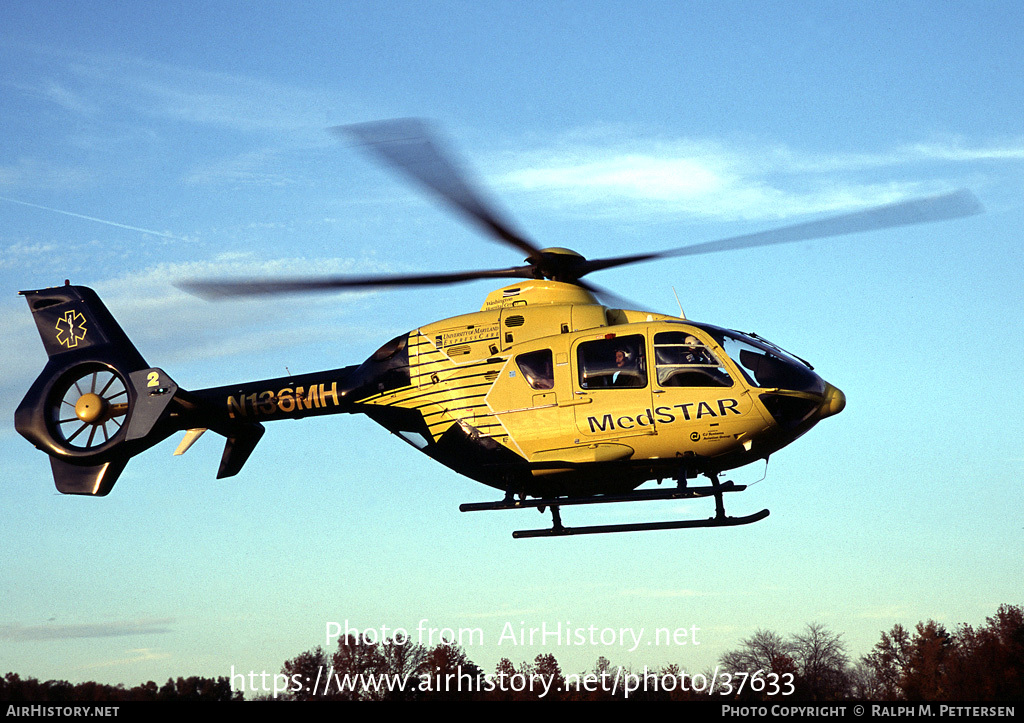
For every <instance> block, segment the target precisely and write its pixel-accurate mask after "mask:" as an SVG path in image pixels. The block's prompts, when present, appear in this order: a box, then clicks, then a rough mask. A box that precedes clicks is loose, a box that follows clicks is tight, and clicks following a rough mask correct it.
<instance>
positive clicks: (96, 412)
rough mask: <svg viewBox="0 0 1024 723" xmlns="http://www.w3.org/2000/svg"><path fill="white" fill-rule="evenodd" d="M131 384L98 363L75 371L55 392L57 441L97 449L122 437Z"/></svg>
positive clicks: (76, 447) (53, 408) (53, 416)
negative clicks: (129, 385)
mask: <svg viewBox="0 0 1024 723" xmlns="http://www.w3.org/2000/svg"><path fill="white" fill-rule="evenodd" d="M128 400H129V396H128V387H127V386H126V384H125V381H124V379H123V378H122V377H121V375H120V374H118V373H117V372H115V371H114V370H112V369H110V368H108V367H104V366H98V365H84V366H82V367H80V368H79V369H76V370H74V372H73V374H72V375H71V376H70V377H68V378H67V379H66V380H65V381H63V382H62V383H61V384H60V386H59V387H58V388H57V389H56V390H55V391H54V395H53V398H52V402H51V408H50V418H51V425H52V431H53V436H54V440H55V441H56V442H57V443H58V444H62V445H64V446H65V447H67V448H69V449H72V450H97V449H99V448H100V447H103V446H104V445H106V444H108V443H111V442H114V441H116V440H118V439H120V438H121V437H122V436H123V430H124V423H125V419H126V416H127V414H128Z"/></svg>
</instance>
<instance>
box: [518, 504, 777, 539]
mask: <svg viewBox="0 0 1024 723" xmlns="http://www.w3.org/2000/svg"><path fill="white" fill-rule="evenodd" d="M767 516H768V510H761V511H760V512H755V513H754V514H752V515H747V516H746V517H722V518H718V517H709V518H708V519H706V520H675V521H672V522H640V523H636V524H630V525H593V526H590V527H560V526H556V527H550V528H548V529H540V530H516V531H515V532H513V533H512V537H514V538H515V539H517V540H519V539H522V538H526V537H562V536H565V535H598V534H603V533H607V532H646V531H648V530H678V529H683V528H687V527H732V526H734V525H749V524H750V523H751V522H757V521H758V520H763V519H764V518H765V517H767Z"/></svg>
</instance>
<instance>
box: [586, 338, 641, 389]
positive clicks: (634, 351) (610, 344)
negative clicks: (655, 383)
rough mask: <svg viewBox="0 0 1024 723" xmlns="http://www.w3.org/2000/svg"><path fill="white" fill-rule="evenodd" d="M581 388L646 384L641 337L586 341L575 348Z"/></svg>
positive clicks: (628, 387)
mask: <svg viewBox="0 0 1024 723" xmlns="http://www.w3.org/2000/svg"><path fill="white" fill-rule="evenodd" d="M576 355H577V356H576V359H577V362H578V365H579V380H580V388H582V389H606V388H611V387H620V388H625V389H641V388H643V387H646V386H647V366H646V359H645V357H644V338H643V337H642V336H639V335H634V336H619V337H614V338H611V339H598V340H597V341H586V342H583V343H582V344H580V345H579V347H577V352H576Z"/></svg>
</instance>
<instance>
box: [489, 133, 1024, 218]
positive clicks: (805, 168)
mask: <svg viewBox="0 0 1024 723" xmlns="http://www.w3.org/2000/svg"><path fill="white" fill-rule="evenodd" d="M1022 159H1024V140H1017V141H1013V142H1008V143H1002V144H993V145H988V146H986V145H975V146H968V145H967V144H964V143H960V142H945V143H932V144H926V143H921V144H914V145H909V146H903V147H898V148H895V149H893V150H891V151H889V152H881V153H877V154H843V153H836V154H832V155H822V154H810V153H800V152H799V151H796V150H793V149H790V148H787V147H785V146H780V145H774V146H759V147H758V146H751V147H746V148H745V147H742V146H740V145H732V146H727V145H725V144H721V143H717V142H711V141H703V140H693V139H681V140H676V141H652V142H650V143H648V144H646V145H644V144H642V143H641V142H640V141H637V140H635V139H631V140H623V139H619V140H613V139H611V138H609V137H607V136H601V137H600V138H598V139H597V140H593V139H591V140H580V139H579V138H573V139H572V140H571V141H569V142H568V143H567V144H566V145H564V146H563V145H559V146H558V147H557V148H548V149H541V150H538V151H534V152H532V153H524V154H521V155H519V156H517V157H516V158H515V160H513V161H506V163H507V164H509V165H511V164H515V165H513V167H511V168H508V169H507V170H506V171H504V172H503V173H500V174H498V175H496V176H494V177H493V178H492V183H494V184H495V185H497V186H500V187H502V188H504V189H506V190H508V191H511V192H517V191H518V192H522V193H525V194H529V195H530V197H531V198H533V199H537V201H538V202H539V203H547V204H555V205H558V206H559V207H560V208H561V209H562V210H566V209H578V210H579V211H581V212H585V213H587V214H588V215H593V214H597V215H598V216H616V215H620V214H622V213H631V214H635V213H636V212H637V210H638V209H640V210H642V211H643V212H645V213H652V214H654V213H662V214H671V215H685V216H691V217H694V218H721V219H726V220H733V219H755V220H756V219H784V218H788V217H794V216H801V215H805V214H813V213H826V212H833V213H837V212H844V211H852V210H858V209H863V208H868V207H872V206H878V205H884V204H889V203H895V202H899V201H903V200H907V199H910V198H914V197H917V196H928V195H933V194H939V193H942V192H946V191H950V190H952V189H953V188H955V187H956V186H957V185H959V184H957V183H956V182H955V180H954V179H955V178H956V175H957V174H958V173H960V172H961V171H960V170H959V168H960V167H959V166H958V165H956V164H967V163H972V162H977V161H987V160H1000V161H1016V160H1022ZM929 162H942V163H946V164H949V163H953V164H954V165H953V166H948V165H947V166H946V167H945V168H943V169H941V172H937V171H936V169H934V168H924V167H923V166H925V165H926V164H928V163H929ZM883 171H884V172H883Z"/></svg>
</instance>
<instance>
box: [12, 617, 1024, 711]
mask: <svg viewBox="0 0 1024 723" xmlns="http://www.w3.org/2000/svg"><path fill="white" fill-rule="evenodd" d="M243 691H245V698H247V699H254V698H255V699H257V700H298V701H302V700H502V701H514V700H616V699H621V700H670V701H676V700H678V701H685V700H700V701H707V700H714V701H719V702H721V701H739V702H757V701H767V700H776V701H782V702H786V701H840V700H878V701H897V700H907V701H965V700H970V701H1019V700H1024V608H1022V607H1019V606H1012V605H1003V606H1001V607H1000V608H999V610H998V611H997V612H996V614H995V615H994V616H993V617H990V618H988V619H987V620H986V623H985V625H983V626H981V627H978V628H974V627H972V626H970V625H967V624H962V625H960V626H958V627H956V628H955V629H953V630H949V629H947V628H946V627H945V626H943V625H942V624H940V623H937V622H935V621H934V620H928V621H926V622H921V623H918V624H917V625H916V626H915V627H914V629H913V631H911V630H908V629H906V628H904V627H903V626H902V625H899V624H897V625H895V626H894V627H893V628H892V629H891V630H889V631H885V632H882V634H881V639H880V640H879V641H878V643H876V644H875V646H874V647H873V648H872V649H871V651H870V652H869V653H868V654H867V655H864V656H862V657H860V658H859V659H856V660H854V659H852V658H851V657H850V655H849V653H848V651H847V648H846V644H845V642H844V641H843V636H842V634H841V633H835V632H833V631H831V630H829V629H828V628H827V627H825V626H823V625H820V624H817V623H812V624H809V625H807V626H806V627H805V628H804V629H803V630H802V631H800V632H798V633H794V634H790V635H788V636H783V635H780V634H778V633H776V632H774V631H771V630H758V631H757V632H756V633H755V634H754V635H752V636H751V637H749V638H747V639H745V640H743V641H741V642H740V645H739V647H738V648H736V649H735V650H731V651H729V652H727V653H726V654H725V655H723V656H722V658H721V660H720V661H719V664H718V665H717V666H716V667H715V668H714V669H712V670H705V671H700V672H696V671H686V670H684V669H683V668H681V667H680V666H678V665H669V666H665V667H662V668H659V669H657V670H651V669H648V668H641V669H637V668H635V667H625V666H617V665H614V664H613V663H611V662H610V661H609V660H607V659H606V658H604V657H601V658H599V659H598V661H597V663H596V664H595V666H594V668H593V669H592V670H590V671H587V672H584V673H571V672H570V673H565V672H563V671H562V669H561V666H560V665H559V663H558V660H557V659H556V658H555V656H554V655H552V654H550V653H548V654H543V655H538V656H537V657H536V658H535V659H534V660H533V661H532V662H522V663H520V664H519V665H518V666H516V665H514V664H513V663H512V662H511V661H510V660H508V659H507V658H503V659H502V660H500V661H499V662H498V664H497V666H496V667H495V669H494V671H493V672H489V671H484V670H483V669H482V668H480V666H478V665H477V664H476V663H474V662H473V661H472V660H470V659H469V658H468V657H467V656H466V654H465V652H464V651H463V650H462V649H461V648H459V647H458V646H455V645H448V644H441V645H437V646H435V647H432V648H427V647H423V646H420V645H416V644H413V643H411V642H410V643H406V644H404V645H398V644H394V643H387V644H383V643H369V642H366V641H364V640H361V639H359V638H357V637H355V636H352V637H348V638H342V639H340V641H339V643H338V647H337V649H336V650H335V651H333V652H331V653H328V652H326V651H324V650H323V649H322V648H320V647H317V648H314V649H313V650H309V651H306V652H304V653H302V654H300V655H298V656H296V657H295V658H292V659H291V660H287V661H285V663H284V665H283V666H282V668H281V671H280V672H279V673H275V674H267V673H264V674H256V673H251V674H249V675H248V676H242V675H240V674H239V675H235V676H232V678H227V677H220V678H216V679H214V678H199V677H191V678H178V679H177V680H174V679H169V680H168V681H167V683H165V684H164V685H163V686H160V687H158V686H157V685H156V683H154V682H152V681H150V682H148V683H146V684H144V685H140V686H137V687H135V688H125V687H124V686H121V685H118V686H110V685H100V684H98V683H91V682H90V683H81V684H78V685H71V684H70V683H68V682H66V681H47V682H45V683H41V682H39V681H37V680H35V679H33V678H29V679H24V680H23V679H21V678H20V677H19V676H18V675H16V674H14V673H8V674H7V676H5V677H4V678H3V679H0V700H7V701H53V702H73V701H165V700H176V701H180V700H241V699H242V698H243Z"/></svg>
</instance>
